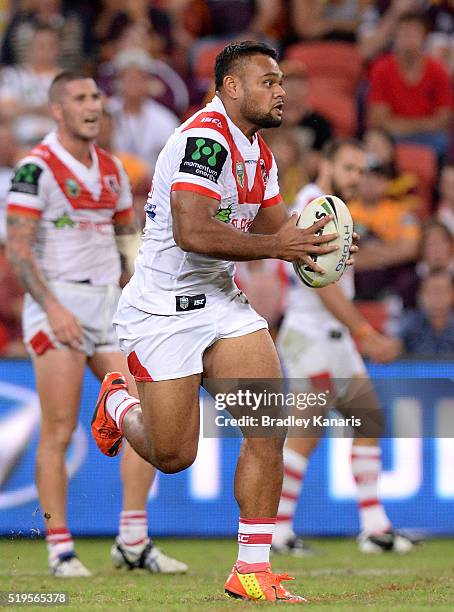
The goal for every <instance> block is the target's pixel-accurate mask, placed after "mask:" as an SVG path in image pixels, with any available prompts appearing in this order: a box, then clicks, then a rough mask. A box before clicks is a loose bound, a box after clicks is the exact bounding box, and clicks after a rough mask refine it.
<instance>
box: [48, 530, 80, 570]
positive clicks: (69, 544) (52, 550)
mask: <svg viewBox="0 0 454 612" xmlns="http://www.w3.org/2000/svg"><path fill="white" fill-rule="evenodd" d="M46 544H47V552H48V555H49V565H54V564H55V562H56V561H57V560H58V559H61V558H65V557H67V556H68V557H69V556H71V555H73V554H74V540H73V538H72V536H71V534H70V532H69V531H68V529H67V528H66V527H57V528H55V529H47V532H46Z"/></svg>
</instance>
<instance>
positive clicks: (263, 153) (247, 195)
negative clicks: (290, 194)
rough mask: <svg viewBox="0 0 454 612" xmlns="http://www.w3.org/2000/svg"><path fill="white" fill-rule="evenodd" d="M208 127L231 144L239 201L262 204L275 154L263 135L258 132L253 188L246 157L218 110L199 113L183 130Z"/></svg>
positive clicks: (233, 171) (233, 170)
mask: <svg viewBox="0 0 454 612" xmlns="http://www.w3.org/2000/svg"><path fill="white" fill-rule="evenodd" d="M208 127H209V128H210V129H212V130H216V131H217V132H219V133H220V134H222V135H223V136H224V138H225V139H226V141H227V143H228V145H229V149H230V153H231V157H232V173H233V176H234V177H235V179H236V181H235V182H236V188H237V191H238V203H239V204H260V205H262V204H263V202H264V200H265V189H266V183H267V181H268V177H269V175H270V171H271V166H272V163H273V156H272V154H271V151H270V150H269V148H268V146H267V144H266V143H265V141H264V140H263V138H262V137H261V135H260V134H257V138H258V144H259V147H260V158H259V160H258V162H257V168H256V170H255V176H254V184H253V185H252V189H249V185H248V179H247V172H246V164H245V162H244V158H243V156H242V155H241V153H240V151H239V149H238V147H237V146H236V144H235V141H234V139H233V136H232V133H231V132H230V129H229V126H228V124H227V120H226V118H225V116H224V115H222V114H221V113H218V112H216V111H211V112H206V113H200V114H199V115H197V117H195V119H194V121H191V123H189V125H187V126H186V127H185V128H184V130H183V131H186V130H191V129H193V128H208ZM273 203H274V202H273ZM265 206H266V204H265Z"/></svg>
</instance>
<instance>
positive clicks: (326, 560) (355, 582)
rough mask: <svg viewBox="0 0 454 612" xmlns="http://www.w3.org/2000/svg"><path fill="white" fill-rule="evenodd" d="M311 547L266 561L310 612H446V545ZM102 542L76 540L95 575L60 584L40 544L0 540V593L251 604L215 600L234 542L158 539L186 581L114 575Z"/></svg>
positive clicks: (155, 603) (100, 606) (182, 607)
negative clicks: (284, 575) (184, 569)
mask: <svg viewBox="0 0 454 612" xmlns="http://www.w3.org/2000/svg"><path fill="white" fill-rule="evenodd" d="M311 543H312V544H313V546H314V548H316V549H317V551H318V554H317V555H316V556H313V557H304V558H302V559H295V558H292V557H281V556H280V557H275V558H274V562H273V568H274V570H275V571H283V570H286V571H289V573H290V574H291V575H293V576H295V577H296V580H295V581H294V582H293V583H287V584H291V586H292V590H293V591H294V592H296V593H300V594H303V595H305V596H306V597H307V598H308V599H309V600H310V602H311V606H310V609H311V610H322V609H323V610H326V609H330V610H363V609H365V610H380V611H383V610H385V611H388V610H392V611H393V612H400V611H404V610H405V611H410V610H411V611H412V612H418V611H419V610H422V609H425V608H427V609H429V608H432V609H436V610H454V541H453V540H434V541H432V542H427V543H426V544H424V545H423V546H422V547H421V548H420V549H418V550H417V551H415V552H413V553H411V554H409V555H405V556H398V555H393V554H382V555H377V556H375V555H363V554H361V553H359V552H358V551H357V549H356V545H355V542H354V541H352V540H314V541H312V542H311ZM110 544H111V541H110V540H96V539H93V540H79V541H78V544H77V550H78V553H79V556H80V558H81V559H82V560H83V561H84V563H85V564H86V565H87V566H88V567H89V568H90V569H92V570H93V571H94V572H95V576H94V577H93V578H88V579H86V578H85V579H81V578H79V579H68V580H62V579H56V578H51V577H49V576H48V574H47V572H46V551H45V546H44V544H43V543H42V542H35V541H23V540H21V541H10V540H0V590H9V589H12V590H15V591H48V592H49V591H52V592H55V591H57V590H65V591H67V592H68V593H69V594H70V597H71V603H70V605H69V606H65V607H62V608H60V609H61V610H74V611H77V612H80V611H85V610H109V611H110V610H122V611H123V612H128V611H129V610H132V611H136V610H137V611H142V610H143V611H145V610H146V611H150V610H151V611H154V610H159V611H163V612H167V611H174V610H175V611H178V612H186V611H187V610H198V611H199V610H200V611H202V612H203V611H204V610H209V611H211V610H215V611H218V610H219V611H220V612H222V611H224V610H225V611H230V610H250V609H251V606H253V607H254V606H256V605H259V604H250V603H243V602H237V601H232V600H228V599H226V598H225V597H224V595H223V583H224V580H225V578H226V576H227V574H228V570H229V569H230V566H231V565H232V562H233V560H234V559H235V555H236V545H235V543H234V542H231V541H213V540H208V541H203V540H202V541H194V540H178V541H176V540H165V541H163V542H162V543H161V544H162V548H163V549H164V550H165V552H167V553H168V554H171V555H174V556H176V557H178V558H179V559H181V560H183V561H185V562H187V563H188V565H189V566H190V573H189V574H188V575H186V576H157V575H150V574H147V573H145V572H143V571H134V572H128V571H123V570H115V569H113V568H112V566H111V565H110V559H109V549H110ZM261 605H263V604H261ZM264 605H265V606H266V607H269V605H268V604H264ZM11 609H13V608H11ZM22 609H24V608H22ZM27 609H29V610H32V609H33V610H42V609H43V608H38V607H36V606H29V607H28V608H27Z"/></svg>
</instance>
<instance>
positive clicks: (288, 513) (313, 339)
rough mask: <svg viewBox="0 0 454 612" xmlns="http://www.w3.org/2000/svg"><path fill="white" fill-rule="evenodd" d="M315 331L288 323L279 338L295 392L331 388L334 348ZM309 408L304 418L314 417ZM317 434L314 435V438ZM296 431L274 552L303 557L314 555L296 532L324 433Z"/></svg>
mask: <svg viewBox="0 0 454 612" xmlns="http://www.w3.org/2000/svg"><path fill="white" fill-rule="evenodd" d="M327 343H328V341H326V340H323V339H322V338H321V337H320V335H319V334H318V333H317V334H316V335H314V332H313V330H307V329H301V328H300V327H299V326H297V325H296V324H295V323H293V324H292V323H291V322H290V321H288V322H287V321H284V324H283V326H282V327H281V330H280V332H279V335H278V337H277V342H276V344H277V347H278V350H279V354H280V356H281V359H282V360H283V363H284V369H285V372H286V374H287V384H288V385H289V388H290V390H291V391H292V392H293V393H300V392H309V391H310V392H312V391H314V390H322V391H324V390H326V389H327V388H328V389H329V388H330V386H331V376H330V368H329V356H330V354H331V347H330V346H327ZM307 413H308V410H307V409H305V411H304V413H303V415H302V416H304V417H308V416H311V415H309V414H307ZM312 433H313V435H312ZM312 433H311V432H309V431H308V430H307V429H304V430H301V431H298V430H295V429H294V430H292V431H290V433H289V436H288V438H287V441H286V443H285V447H284V478H283V482H282V493H281V498H280V500H279V509H278V513H277V522H276V530H275V533H274V536H273V547H272V550H273V552H277V553H283V554H287V553H288V554H292V555H294V556H301V555H305V554H313V550H312V549H311V548H310V547H309V546H307V545H306V544H305V542H304V541H303V539H302V538H301V537H300V536H298V535H297V533H296V532H295V529H294V522H295V515H296V511H297V509H298V504H299V500H300V496H301V491H302V488H303V483H304V477H305V474H306V470H307V466H308V464H309V458H310V456H311V454H312V452H313V451H314V450H315V448H316V447H317V446H318V443H319V440H320V437H319V434H320V432H319V431H317V430H315V431H313V432H312Z"/></svg>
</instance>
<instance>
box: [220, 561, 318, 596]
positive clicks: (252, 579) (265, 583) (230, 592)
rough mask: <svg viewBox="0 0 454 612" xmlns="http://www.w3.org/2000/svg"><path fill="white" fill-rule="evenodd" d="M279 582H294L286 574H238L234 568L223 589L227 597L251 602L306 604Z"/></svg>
mask: <svg viewBox="0 0 454 612" xmlns="http://www.w3.org/2000/svg"><path fill="white" fill-rule="evenodd" d="M281 580H295V579H294V578H292V577H290V576H289V575H288V574H273V573H272V571H271V569H268V570H266V571H264V572H254V573H251V574H240V572H239V571H238V570H237V568H236V566H235V565H234V566H233V569H232V571H231V573H230V576H229V577H228V578H227V582H226V583H225V586H224V589H225V594H226V595H227V596H228V597H233V598H235V599H246V600H252V601H274V602H276V603H304V602H306V603H307V599H304V597H300V596H299V595H293V594H292V593H290V592H289V591H287V589H285V588H284V587H283V586H282V585H281Z"/></svg>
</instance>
